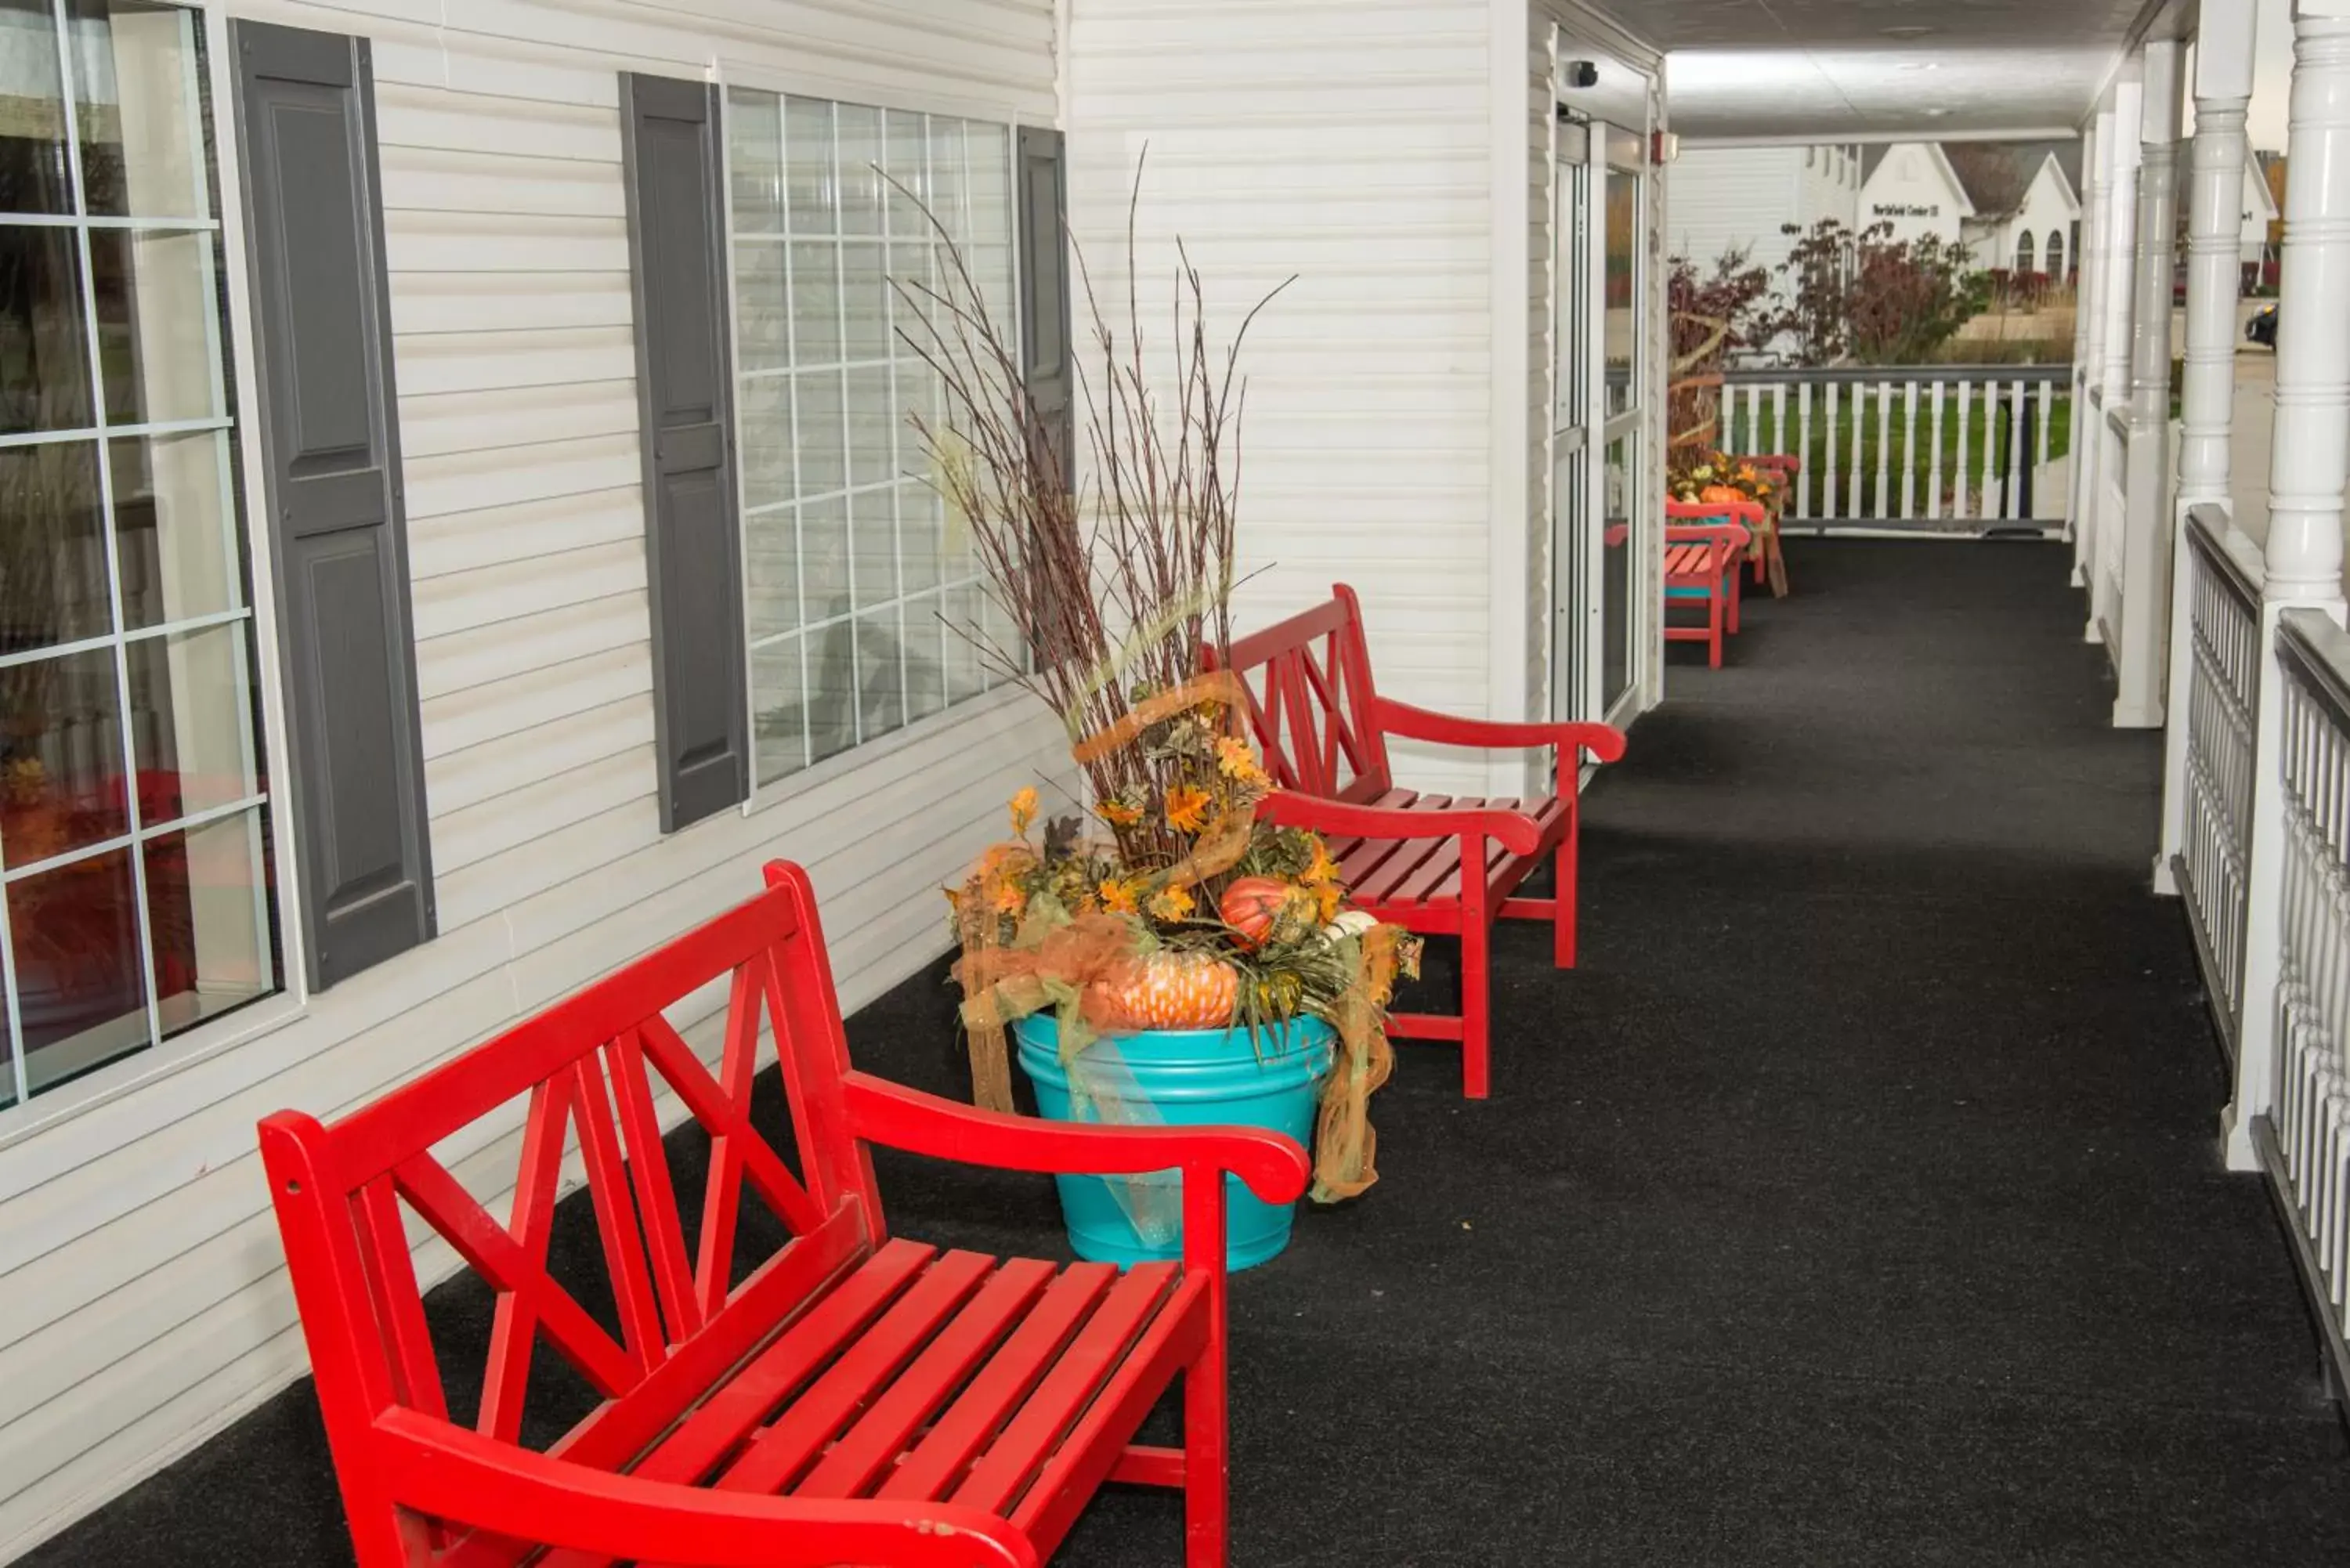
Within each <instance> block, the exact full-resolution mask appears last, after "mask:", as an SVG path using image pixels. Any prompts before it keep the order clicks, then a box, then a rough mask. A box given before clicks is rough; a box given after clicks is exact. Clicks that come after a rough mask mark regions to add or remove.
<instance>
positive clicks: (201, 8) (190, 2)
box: [0, 0, 310, 1165]
mask: <svg viewBox="0 0 2350 1568" xmlns="http://www.w3.org/2000/svg"><path fill="white" fill-rule="evenodd" d="M165 3H168V4H172V5H177V6H178V7H179V8H180V9H181V10H183V11H187V12H190V13H192V14H193V15H194V16H195V17H196V18H197V22H198V25H199V26H201V27H202V29H203V39H204V65H205V74H206V77H207V82H206V87H207V89H208V92H209V95H210V107H211V109H212V125H211V130H212V136H213V181H214V183H215V186H216V188H217V190H218V191H219V192H220V216H219V218H218V220H217V225H216V226H217V230H218V233H219V234H220V239H221V255H220V263H221V268H222V276H223V281H224V286H223V287H222V289H221V296H222V300H223V307H224V319H223V322H222V327H223V329H224V331H225V332H226V334H227V337H228V342H227V345H226V347H227V349H228V352H227V354H226V355H225V356H224V357H222V358H220V360H219V361H218V363H217V365H216V372H217V374H218V375H219V376H220V377H221V378H222V379H223V380H224V384H225V386H226V388H227V389H230V390H233V392H234V408H235V409H236V410H237V414H236V416H235V420H234V441H235V444H236V456H237V462H238V465H239V468H240V470H241V473H242V476H243V479H244V492H243V493H242V494H241V495H239V496H238V497H237V499H238V503H239V504H238V507H237V518H236V525H237V526H238V527H239V528H240V529H241V531H242V534H243V539H244V565H245V571H246V587H247V594H248V596H249V602H248V603H247V605H246V607H245V609H244V611H243V612H242V618H244V622H245V624H246V625H247V626H249V627H250V628H252V639H253V649H252V653H253V658H254V659H255V666H256V674H255V682H254V685H255V691H256V693H257V696H258V702H259V707H258V710H257V711H256V713H255V719H256V721H257V722H258V723H259V726H260V733H259V735H258V736H257V741H258V743H259V744H260V745H261V747H262V748H263V750H262V755H263V757H264V758H265V761H266V764H267V766H268V769H269V774H270V777H271V779H272V781H273V783H272V784H271V786H270V787H269V788H268V789H267V790H266V791H265V794H266V795H267V796H268V798H269V802H270V805H271V810H270V812H269V815H268V826H267V828H266V830H265V831H266V832H267V833H268V834H269V835H270V838H271V850H272V855H273V857H274V860H275V864H276V879H275V885H274V887H273V888H272V893H273V894H274V896H275V898H276V927H277V940H278V974H277V977H276V978H277V990H276V992H273V993H271V994H269V995H266V996H263V997H260V998H257V999H256V1000H255V1001H254V1002H251V1003H250V1004H248V1005H246V1006H244V1007H240V1008H238V1009H236V1010H235V1011H234V1012H228V1013H225V1014H224V1015H222V1016H221V1017H219V1018H216V1019H211V1020H208V1021H206V1022H204V1023H199V1024H197V1025H195V1026H193V1027H192V1028H189V1029H187V1030H184V1031H182V1033H178V1034H175V1035H173V1036H172V1038H171V1039H169V1040H165V1041H162V1042H161V1043H160V1044H151V1045H148V1046H146V1047H144V1048H142V1049H140V1050H138V1051H134V1052H132V1053H130V1054H128V1055H126V1056H124V1057H122V1058H121V1059H120V1060H119V1061H115V1062H110V1063H108V1064H106V1065H105V1066H103V1067H99V1068H96V1069H93V1070H92V1071H90V1072H88V1073H86V1074H83V1075H80V1076H78V1077H76V1078H74V1079H72V1080H71V1081H69V1082H68V1083H65V1084H61V1085H57V1087H56V1088H54V1089H50V1090H47V1091H45V1092H43V1093H41V1094H38V1095H35V1096H29V1097H26V1098H23V1099H19V1100H17V1101H16V1103H15V1104H13V1105H10V1106H6V1107H5V1108H0V1149H7V1148H10V1147H14V1146H16V1145H17V1144H20V1143H26V1142H28V1141H30V1140H31V1139H34V1138H36V1137H39V1136H40V1135H41V1134H43V1133H46V1132H47V1131H49V1130H51V1129H53V1128H55V1127H58V1126H59V1125H61V1124H63V1123H65V1122H68V1121H71V1120H73V1119H74V1118H76V1117H78V1116H81V1115H83V1114H84V1113H86V1112H88V1111H91V1110H94V1109H96V1108H97V1107H99V1106H103V1105H106V1104H108V1103H109V1102H110V1101H113V1100H117V1099H120V1098H123V1097H124V1096H129V1095H130V1094H133V1093H135V1092H137V1091H139V1090H140V1089H142V1088H145V1087H146V1086H147V1085H151V1084H153V1083H155V1082H157V1081H159V1080H161V1079H164V1078H168V1077H171V1076H172V1075H175V1074H178V1073H181V1072H183V1071H185V1070H186V1069H188V1068H190V1067H192V1066H194V1065H196V1064H198V1063H201V1062H203V1061H206V1060H209V1059H210V1058H212V1057H214V1056H218V1055H221V1054H224V1053H226V1052H229V1051H234V1050H235V1049H236V1048H238V1047H239V1046H242V1045H244V1044H249V1043H251V1042H253V1041H255V1040H258V1039H260V1038H262V1037H263V1036H265V1035H269V1034H274V1033H277V1032H278V1031H280V1030H283V1029H285V1028H286V1027H287V1026H289V1025H291V1024H294V1023H298V1022H300V1021H301V1020H302V1019H303V1018H304V1017H305V1016H306V1015H307V1013H308V1012H309V1008H310V989H309V978H308V977H309V966H308V962H307V957H308V955H307V950H306V949H305V947H304V945H303V936H302V922H301V921H299V920H297V919H291V918H290V916H291V912H292V911H293V910H294V909H296V908H297V905H296V898H297V897H298V892H297V887H296V864H295V858H296V844H295V842H294V836H293V835H292V834H291V833H289V832H287V831H286V829H287V826H288V822H289V818H288V816H287V815H286V812H285V810H284V809H283V806H282V796H283V795H284V793H285V789H286V785H285V784H284V782H283V781H284V779H285V776H286V774H285V767H286V759H287V757H288V756H289V755H290V754H291V753H290V752H289V750H288V744H289V742H288V739H287V735H286V707H285V692H284V691H283V686H282V681H281V680H280V678H279V672H280V670H281V668H282V667H281V665H280V663H279V645H278V637H279V628H278V624H277V610H276V605H277V597H276V561H275V560H274V559H273V558H272V556H271V553H270V549H269V537H268V530H267V528H266V527H265V525H264V523H263V504H264V501H265V497H261V498H257V497H256V496H255V492H254V484H255V476H256V475H259V474H264V473H266V472H268V470H267V467H266V465H265V459H264V453H263V451H262V444H261V443H262V436H261V423H262V421H261V420H260V418H259V417H258V410H259V409H260V407H261V379H260V376H259V373H258V369H257V363H258V362H257V359H256V358H255V340H254V333H255V322H254V319H253V296H252V286H251V280H252V272H251V258H250V257H249V255H248V254H247V252H246V245H245V232H244V167H243V163H242V160H241V156H240V153H241V150H242V148H241V141H240V138H239V136H238V130H237V115H238V104H237V91H238V85H237V74H236V57H235V55H234V50H233V47H232V44H231V41H230V37H229V21H230V14H229V10H228V0H165ZM66 86H67V90H68V92H70V91H71V83H70V82H68V84H66ZM222 422H226V421H222ZM123 428H126V429H127V428H130V427H123ZM100 467H101V479H102V481H103V482H104V483H111V481H110V479H106V478H105V476H104V472H103V470H104V465H103V464H101V465H100ZM117 633H118V635H119V634H120V628H119V627H118V628H117ZM0 919H5V917H0ZM150 990H152V987H150ZM152 1000H153V999H152V997H151V998H150V1002H152ZM19 1039H20V1042H21V1037H19ZM65 1163H66V1164H68V1165H70V1164H71V1163H74V1162H73V1161H71V1160H68V1161H66V1162H65Z"/></svg>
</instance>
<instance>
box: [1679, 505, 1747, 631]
mask: <svg viewBox="0 0 2350 1568" xmlns="http://www.w3.org/2000/svg"><path fill="white" fill-rule="evenodd" d="M1762 515H1763V508H1762V506H1761V505H1760V504H1757V503H1755V502H1752V501H1739V502H1723V501H1668V502H1667V503H1665V518H1666V523H1665V607H1666V609H1667V610H1670V609H1671V608H1672V607H1674V606H1676V605H1680V604H1690V603H1702V604H1703V605H1704V607H1705V612H1706V618H1705V624H1704V625H1703V626H1686V625H1681V626H1677V625H1675V624H1674V623H1673V622H1672V620H1671V619H1670V618H1669V617H1668V618H1667V619H1666V622H1665V640H1666V641H1667V642H1702V643H1704V644H1706V645H1707V652H1706V662H1707V663H1708V664H1710V665H1711V666H1712V667H1713V668H1714V669H1716V670H1719V669H1721V643H1722V639H1723V637H1724V636H1725V635H1735V634H1736V632H1737V630H1738V610H1739V601H1740V598H1741V597H1742V592H1743V590H1742V587H1741V586H1740V584H1741V580H1742V579H1741V577H1740V576H1739V571H1738V564H1739V560H1740V558H1741V557H1742V556H1743V555H1744V554H1745V551H1746V547H1747V545H1749V544H1750V543H1751V542H1752V538H1753V535H1752V534H1750V533H1749V532H1748V531H1747V526H1746V524H1745V523H1744V522H1742V521H1741V520H1740V519H1741V518H1742V517H1746V516H1751V517H1752V518H1753V520H1754V522H1755V525H1756V526H1758V527H1759V526H1760V525H1761V520H1762Z"/></svg>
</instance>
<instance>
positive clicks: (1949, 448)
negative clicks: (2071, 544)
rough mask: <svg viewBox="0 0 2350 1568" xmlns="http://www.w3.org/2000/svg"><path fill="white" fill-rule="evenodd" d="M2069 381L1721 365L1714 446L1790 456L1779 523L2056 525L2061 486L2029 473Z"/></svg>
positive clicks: (2046, 372) (2041, 455) (2033, 368)
mask: <svg viewBox="0 0 2350 1568" xmlns="http://www.w3.org/2000/svg"><path fill="white" fill-rule="evenodd" d="M2070 379H2071V369H2070V367H2068V366H2064V365H1905V366H1854V367H1845V368H1840V369H1829V370H1732V371H1731V372H1730V373H1729V374H1728V375H1727V376H1726V377H1725V378H1724V379H1723V386H1722V390H1721V446H1722V450H1723V451H1725V452H1752V453H1762V452H1793V453H1794V454H1796V455H1797V456H1800V457H1801V458H1802V459H1803V460H1804V462H1803V467H1802V469H1801V470H1800V471H1799V472H1797V474H1796V476H1795V481H1794V496H1793V498H1792V504H1790V506H1789V507H1788V509H1787V512H1786V514H1785V522H1786V524H1787V525H1788V526H1790V527H1796V528H1815V529H1821V530H1826V529H1832V528H1838V527H1843V528H1896V529H1922V530H1935V531H1944V530H1947V531H1951V532H1971V531H1976V530H1980V529H1982V528H1985V527H1990V526H1993V525H1998V524H2007V525H2011V526H2012V525H2029V524H2033V523H2035V522H2038V521H2042V520H2044V521H2046V522H2047V523H2050V524H2061V523H2062V522H2063V520H2064V504H2065V495H2064V486H2063V485H2061V484H2052V483H2048V482H2047V481H2046V480H2045V479H2044V478H2043V475H2042V474H2041V472H2040V471H2041V470H2043V469H2044V468H2045V467H2046V466H2047V463H2048V460H2049V432H2050V431H2051V430H2052V429H2053V430H2055V431H2061V432H2064V434H2066V435H2068V436H2069V434H2070V431H2069V428H2068V420H2067V418H2066V417H2064V415H2063V414H2062V412H2061V410H2058V408H2057V405H2058V404H2060V403H2063V402H2064V401H2065V400H2067V399H2069V397H2070V396H2071V389H2070V387H2069V385H2068V382H2069V380H2070ZM2052 416H2054V417H2052Z"/></svg>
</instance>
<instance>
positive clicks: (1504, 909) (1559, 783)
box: [1208, 583, 1624, 1099]
mask: <svg viewBox="0 0 2350 1568" xmlns="http://www.w3.org/2000/svg"><path fill="white" fill-rule="evenodd" d="M1208 659H1209V662H1210V663H1211V665H1212V664H1214V663H1215V662H1217V660H1216V657H1215V654H1214V650H1212V649H1210V650H1209V651H1208ZM1230 665H1231V668H1232V670H1233V671H1234V672H1236V673H1237V674H1238V675H1239V676H1240V677H1241V680H1242V683H1243V685H1244V686H1245V687H1246V688H1247V690H1248V703H1249V719H1250V723H1251V725H1252V727H1253V730H1254V731H1255V733H1256V738H1257V742H1258V745H1259V746H1260V748H1261V749H1262V750H1263V753H1264V758H1265V766H1266V769H1267V771H1269V772H1270V773H1271V774H1273V777H1274V783H1275V784H1278V785H1280V788H1279V789H1278V790H1276V791H1275V792H1274V794H1272V795H1270V796H1268V797H1267V799H1266V801H1265V804H1264V806H1263V815H1265V816H1267V817H1269V818H1271V819H1272V820H1274V821H1276V822H1280V823H1284V824H1287V825H1290V826H1297V827H1306V828H1312V829H1314V830H1315V831H1316V832H1318V833H1320V834H1321V835H1322V836H1323V837H1324V839H1325V841H1326V843H1327V844H1328V845H1329V847H1330V853H1331V854H1332V855H1333V856H1334V857H1336V859H1337V861H1338V863H1339V864H1340V865H1341V866H1342V867H1344V868H1345V871H1346V878H1347V887H1348V888H1349V890H1350V891H1351V892H1352V894H1353V897H1354V899H1355V902H1356V903H1357V904H1359V905H1360V906H1361V907H1362V908H1363V909H1367V910H1368V911H1369V912H1370V913H1372V914H1374V915H1376V916H1378V918H1379V919H1382V920H1386V921H1389V922H1392V923H1393V924H1396V925H1399V926H1402V927H1404V928H1405V929H1408V930H1413V931H1420V932H1424V933H1427V934H1430V935H1438V936H1457V937H1459V938H1460V939H1461V1014H1460V1016H1459V1017H1457V1018H1456V1017H1449V1016H1446V1015H1443V1014H1440V1013H1414V1012H1399V1013H1397V1014H1395V1015H1394V1017H1393V1018H1392V1019H1391V1020H1390V1027H1391V1030H1392V1032H1393V1033H1396V1034H1398V1035H1400V1036H1403V1037H1404V1038H1407V1039H1417V1040H1457V1041H1459V1042H1460V1043H1461V1083H1462V1086H1463V1088H1464V1090H1465V1091H1466V1092H1467V1094H1468V1096H1470V1097H1471V1099H1483V1098H1484V1097H1485V1096H1486V1095H1487V1094H1488V1093H1489V1092H1490V1090H1491V1087H1492V1023H1491V1018H1490V1008H1489V1005H1488V983H1487V982H1488V955H1489V952H1490V945H1491V941H1492V923H1493V921H1494V920H1495V919H1500V918H1510V919H1534V920H1548V921H1550V922H1551V927H1552V944H1553V945H1552V952H1553V958H1554V961H1555V963H1556V964H1557V966H1558V967H1559V968H1561V969H1571V968H1573V967H1574V964H1575V838H1576V823H1577V812H1576V807H1575V791H1576V787H1577V784H1578V783H1579V781H1580V779H1581V776H1582V761H1583V756H1584V753H1589V754H1590V755H1591V756H1592V757H1594V758H1595V759H1596V760H1597V761H1599V762H1603V763H1612V762H1614V761H1615V760H1616V759H1617V758H1618V757H1620V756H1622V755H1623V754H1624V737H1623V734H1622V733H1621V732H1619V731H1617V730H1614V729H1611V728H1610V727H1608V726H1607V725H1606V724H1580V723H1500V722H1491V721H1487V720H1482V719H1460V718H1454V717H1453V716H1451V715H1450V714H1446V713H1438V712H1432V711H1430V710H1428V709H1425V708H1417V707H1414V706H1412V705H1411V704H1410V703H1408V702H1399V701H1395V700H1394V699H1393V698H1390V697H1382V696H1380V695H1379V694H1378V691H1377V690H1376V688H1375V687H1374V686H1373V684H1372V681H1371V660H1370V651H1369V649H1368V646H1367V643H1366V642H1365V640H1364V637H1363V614H1362V606H1361V604H1360V603H1359V601H1357V598H1356V597H1355V591H1354V589H1352V588H1350V587H1347V586H1346V585H1345V584H1343V583H1341V584H1339V585H1338V586H1336V587H1334V588H1332V589H1331V597H1330V599H1329V601H1328V602H1327V603H1325V604H1322V605H1317V606H1316V607H1314V608H1312V609H1310V610H1306V611H1305V612H1304V613H1303V614H1300V615H1295V616H1292V617H1290V618H1288V619H1287V620H1284V621H1282V622H1280V623H1279V624H1278V625H1274V626H1270V627H1267V628H1264V629H1263V630H1262V631H1258V632H1254V633H1252V634H1250V635H1249V636H1247V637H1243V638H1240V639H1236V640H1235V641H1234V642H1233V643H1232V652H1231V658H1230ZM1391 736H1392V737H1400V738H1405V739H1410V740H1418V741H1430V742H1437V743H1439V744H1447V745H1455V746H1471V747H1478V748H1484V749H1502V748H1512V749H1515V748H1533V747H1550V748H1553V749H1555V753H1556V761H1555V766H1554V770H1553V774H1552V785H1553V787H1552V793H1551V794H1548V795H1546V796H1543V797H1540V798H1534V799H1517V798H1507V799H1486V798H1482V797H1475V798H1471V797H1467V796H1452V795H1443V794H1422V793H1420V792H1419V791H1417V790H1410V789H1401V788H1399V787H1397V785H1396V783H1395V779H1394V775H1393V773H1392V772H1391V770H1390V768H1389V766H1388V739H1389V737H1391ZM1544 857H1549V858H1550V859H1551V861H1552V866H1553V877H1554V886H1553V888H1552V896H1551V897H1550V898H1519V897H1515V896H1514V895H1515V893H1516V890H1517V888H1518V885H1519V884H1520V883H1521V882H1523V881H1524V880H1525V879H1526V877H1527V876H1528V875H1529V874H1530V873H1532V872H1533V870H1534V867H1537V866H1539V865H1541V864H1542V862H1543V860H1544ZM1463 867H1470V868H1471V872H1470V874H1469V875H1467V876H1463V875H1462V868H1463Z"/></svg>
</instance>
